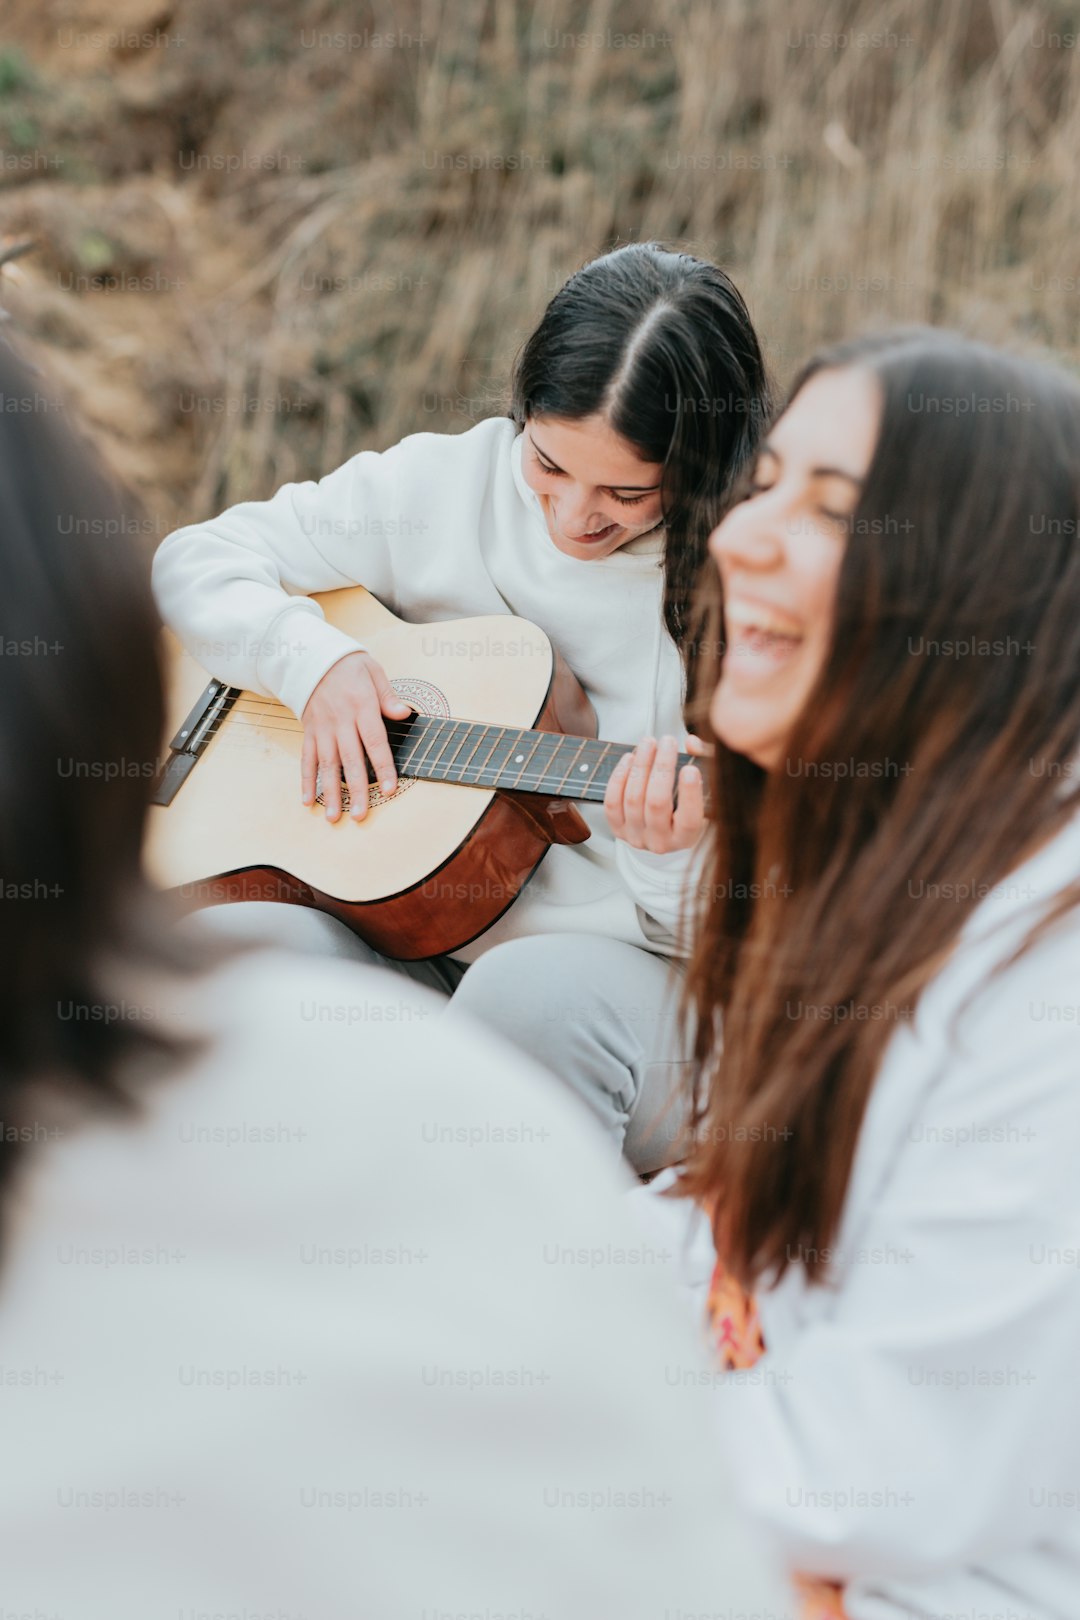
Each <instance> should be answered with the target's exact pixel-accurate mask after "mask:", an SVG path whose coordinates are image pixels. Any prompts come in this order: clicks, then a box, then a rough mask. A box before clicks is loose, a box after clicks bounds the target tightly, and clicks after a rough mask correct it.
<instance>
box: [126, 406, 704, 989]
mask: <svg viewBox="0 0 1080 1620" xmlns="http://www.w3.org/2000/svg"><path fill="white" fill-rule="evenodd" d="M662 550H663V540H662V537H661V536H660V535H659V534H649V535H643V536H641V537H639V538H638V539H637V540H634V541H631V542H630V543H629V544H628V545H627V546H625V547H623V548H622V549H621V550H620V551H617V552H616V553H614V555H613V556H611V557H607V558H602V559H599V560H598V561H596V562H589V561H580V560H578V559H577V558H574V557H568V556H566V555H565V554H564V553H563V552H560V551H559V550H558V549H557V548H556V547H555V546H554V545H553V543H552V541H551V538H550V536H549V534H548V531H547V526H546V524H545V522H544V517H543V513H542V511H541V508H540V503H539V501H538V500H537V498H536V496H535V494H534V493H533V492H532V490H530V488H529V486H528V484H527V483H526V482H525V479H524V476H523V473H522V469H521V439H520V437H519V436H518V435H517V433H516V431H515V428H514V426H513V423H511V422H510V421H508V420H507V419H505V418H492V419H491V420H489V421H485V422H480V423H478V424H477V426H476V427H474V428H472V429H470V431H469V432H467V433H463V434H459V435H442V434H432V433H418V434H415V435H414V436H412V437H410V438H407V439H403V440H402V442H401V443H400V444H397V445H395V446H394V447H393V448H392V449H390V450H387V451H384V452H383V453H381V454H378V453H376V452H375V451H362V452H361V453H360V454H359V455H356V456H353V458H352V459H351V460H350V461H347V462H346V463H345V465H344V466H342V467H339V468H338V469H337V471H336V472H332V473H330V474H328V475H327V477H325V478H323V479H321V480H320V482H319V483H317V484H316V483H305V484H287V485H285V487H284V488H282V489H280V490H279V491H278V492H277V494H276V495H275V496H274V497H273V499H272V500H269V501H264V502H247V503H245V504H243V505H240V506H235V507H233V508H231V509H230V510H229V511H227V512H224V513H222V515H221V516H220V517H218V518H215V519H214V520H213V522H209V523H201V524H196V525H193V526H190V527H188V528H184V529H179V530H177V532H176V533H175V534H172V535H170V536H169V537H168V538H167V539H166V540H165V541H164V542H163V543H162V545H161V546H160V547H159V549H158V552H157V555H156V557H155V559H154V589H155V592H156V595H157V600H158V604H159V607H160V609H161V613H162V616H163V618H164V619H165V621H166V622H167V623H168V624H169V625H170V626H171V627H172V628H173V629H174V630H175V631H176V633H177V634H178V635H179V637H180V639H181V640H182V641H183V642H184V644H185V646H186V647H187V648H188V650H189V651H190V652H191V653H192V654H193V655H194V656H195V657H196V658H198V659H199V661H200V662H201V663H203V664H204V665H205V666H206V667H207V668H208V669H209V670H210V671H211V672H212V673H213V674H215V675H217V676H218V677H219V678H221V679H223V680H227V681H230V682H231V683H233V684H234V685H238V686H245V687H248V688H250V689H252V690H254V691H259V692H265V693H267V694H269V695H272V696H275V697H277V698H279V699H280V700H281V701H282V702H283V703H285V704H287V705H288V707H289V708H290V709H292V711H293V712H294V714H296V715H297V716H300V715H301V714H302V712H303V709H304V706H305V705H306V703H307V700H308V698H309V697H310V695H311V693H312V691H313V690H314V688H315V686H316V685H317V684H318V682H319V681H320V680H321V678H322V676H323V675H325V673H326V671H327V670H328V669H330V667H331V666H332V665H333V664H335V663H336V662H337V661H338V660H339V659H340V658H342V657H344V656H345V655H346V654H348V653H350V652H354V651H355V650H356V648H357V646H358V645H359V644H358V643H357V642H354V641H352V640H351V639H350V638H349V637H348V636H346V635H344V634H343V633H342V632H341V631H339V630H337V629H335V628H334V627H333V626H331V625H329V624H327V622H326V620H325V618H324V617H323V615H322V612H321V610H320V608H319V607H318V605H317V604H316V603H315V602H312V601H310V600H309V599H308V597H307V596H306V594H303V595H297V594H296V593H307V592H311V591H326V590H333V589H335V588H336V587H339V586H346V585H355V584H362V585H366V586H367V588H368V589H369V590H370V591H372V592H373V593H374V594H375V595H376V596H377V597H378V598H379V599H380V601H382V602H383V603H384V604H385V605H386V606H387V607H389V608H390V609H391V610H392V611H393V612H395V613H397V614H398V615H399V616H400V617H402V618H405V619H407V620H410V621H411V622H414V623H428V622H432V621H436V620H440V619H453V618H462V617H472V616H475V615H478V614H487V613H506V612H510V613H515V614H517V615H519V616H520V617H522V618H525V619H529V620H531V621H532V622H533V623H535V624H538V625H539V626H540V627H541V629H543V630H544V631H546V633H547V634H548V636H549V637H550V638H551V640H552V642H553V643H554V645H555V646H556V648H557V649H558V650H559V651H560V652H561V653H562V655H563V657H564V658H565V659H566V660H567V662H568V663H569V665H570V668H571V669H572V670H573V671H574V673H575V675H577V677H578V679H579V680H580V681H581V683H582V685H583V686H584V688H585V690H586V692H587V693H588V695H589V697H590V699H591V700H592V703H593V705H594V707H595V709H596V714H597V720H598V723H599V734H600V736H601V737H603V738H607V739H609V740H610V741H614V742H625V743H626V744H628V745H629V746H632V745H633V744H634V743H636V742H638V741H639V740H640V738H641V737H643V736H646V735H654V736H661V735H664V734H665V733H670V734H672V735H674V736H676V737H678V738H680V740H681V738H682V735H683V732H684V729H685V728H684V724H683V716H682V695H683V694H682V685H683V682H682V669H681V663H680V659H679V655H678V652H677V650H676V648H675V645H674V643H673V642H672V640H671V638H670V636H669V635H668V634H667V632H666V631H665V630H664V628H663V623H662V618H661V606H662V601H663V568H662ZM287 592H288V593H293V594H291V595H290V594H286V593H287ZM582 809H583V813H584V815H585V818H586V820H587V821H588V823H589V825H590V827H591V828H592V837H591V839H590V840H589V841H588V842H587V843H585V844H581V845H575V846H565V845H562V846H556V847H555V848H553V849H552V850H551V851H550V852H549V853H548V854H547V856H546V857H545V859H544V861H543V864H542V866H541V867H540V870H539V871H538V872H537V873H536V875H535V877H534V878H533V879H532V881H531V882H530V884H529V885H528V887H527V889H526V891H525V893H524V894H523V895H522V896H520V897H519V899H518V900H517V901H516V902H515V904H514V905H513V906H512V907H511V909H510V911H509V912H508V913H507V915H506V916H505V917H503V918H501V919H500V921H499V922H497V923H496V924H495V925H494V927H493V928H491V929H489V930H488V932H487V933H486V934H485V935H483V937H482V939H481V940H479V941H476V942H474V944H473V945H472V946H470V947H467V948H466V949H465V950H463V951H462V952H460V953H459V954H460V957H461V959H462V960H465V961H472V960H473V959H474V958H475V957H476V956H478V955H479V954H480V953H481V952H482V951H483V950H486V949H487V948H488V947H489V946H491V945H493V944H496V943H498V942H499V941H500V940H502V939H510V938H516V937H518V936H520V935H524V934H542V933H564V932H567V931H570V932H573V933H591V934H603V935H605V936H607V937H608V938H611V939H621V940H625V941H626V942H627V943H628V944H631V945H639V946H643V947H644V948H645V949H649V950H658V951H660V952H661V953H662V954H673V953H675V952H676V951H678V949H679V946H678V945H677V943H676V941H674V940H673V938H672V935H673V932H674V931H675V930H676V929H677V925H678V922H679V917H680V910H681V903H682V895H683V887H684V878H685V874H686V872H687V869H688V866H689V865H690V861H691V854H690V853H676V854H673V855H653V854H651V853H649V852H647V851H638V850H634V849H632V848H630V846H629V845H627V844H625V843H622V842H621V841H617V840H615V839H614V838H613V837H612V835H611V832H610V830H609V828H608V825H607V820H606V818H605V816H604V812H603V807H602V806H600V805H585V806H583V807H582Z"/></svg>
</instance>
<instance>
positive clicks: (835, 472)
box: [758, 444, 864, 489]
mask: <svg viewBox="0 0 1080 1620" xmlns="http://www.w3.org/2000/svg"><path fill="white" fill-rule="evenodd" d="M758 455H759V456H772V458H773V460H774V461H783V457H782V456H781V455H780V454H779V452H778V451H776V450H774V449H773V447H772V445H771V444H763V445H762V446H761V447H760V448H759V450H758ZM810 476H811V478H843V479H846V480H847V482H848V483H849V484H854V486H855V488H856V489H862V487H863V483H864V480H863V479H861V478H856V476H855V474H854V473H852V472H848V471H846V469H845V468H843V467H811V468H810Z"/></svg>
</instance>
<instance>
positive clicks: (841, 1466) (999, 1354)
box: [630, 818, 1080, 1620]
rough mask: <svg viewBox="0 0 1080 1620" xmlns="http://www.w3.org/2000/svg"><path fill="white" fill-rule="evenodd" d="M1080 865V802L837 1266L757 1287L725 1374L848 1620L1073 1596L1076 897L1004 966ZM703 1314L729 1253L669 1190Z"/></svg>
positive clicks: (923, 1062) (911, 1041)
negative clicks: (739, 1349) (751, 1334)
mask: <svg viewBox="0 0 1080 1620" xmlns="http://www.w3.org/2000/svg"><path fill="white" fill-rule="evenodd" d="M1078 879H1080V818H1077V819H1076V820H1075V821H1074V822H1073V823H1072V824H1071V825H1070V826H1069V827H1067V828H1066V829H1065V830H1064V831H1063V832H1062V833H1061V834H1060V835H1059V836H1058V837H1057V838H1055V839H1054V840H1053V841H1052V842H1051V843H1049V844H1047V845H1046V846H1045V848H1044V849H1042V850H1041V851H1038V852H1037V853H1036V854H1035V855H1034V856H1033V857H1032V858H1031V859H1030V860H1029V861H1027V862H1026V863H1025V864H1024V865H1023V866H1022V867H1020V868H1018V870H1017V871H1015V872H1014V873H1013V874H1012V875H1011V876H1010V877H1009V878H1008V879H1007V880H1006V881H1005V882H1003V883H1002V884H1001V885H1000V886H999V887H998V888H997V889H996V890H994V891H993V892H992V893H991V894H989V895H987V896H986V897H985V898H984V899H983V900H982V901H981V903H980V905H979V906H978V908H977V910H976V911H975V912H974V913H973V915H972V916H971V918H970V919H969V921H968V924H967V927H966V928H965V930H964V933H963V935H962V937H961V940H960V942H959V943H958V945H957V947H956V949H955V951H954V952H953V955H952V957H951V959H950V960H949V962H948V964H947V965H946V966H945V967H944V968H943V970H942V971H941V972H940V973H939V974H938V976H937V977H936V979H934V980H933V982H932V983H931V984H930V986H929V987H928V988H927V990H926V992H925V994H924V996H923V998H922V1000H921V1002H920V1005H919V1008H918V1011H917V1014H916V1017H915V1018H914V1019H913V1020H912V1023H911V1025H910V1026H906V1025H901V1026H898V1028H897V1032H896V1034H895V1035H894V1037H893V1039H892V1040H891V1041H890V1043H889V1046H888V1048H887V1050H886V1054H885V1059H884V1062H883V1064H882V1067H881V1070H880V1073H879V1075H878V1078H877V1080H876V1082H875V1085H874V1089H873V1092H872V1093H871V1098H870V1103H869V1107H868V1109H867V1114H866V1118H865V1121H864V1124H863V1129H862V1132H861V1135H860V1139H859V1145H858V1150H857V1153H856V1158H855V1164H854V1169H853V1174H852V1179H851V1183H850V1186H849V1190H848V1197H847V1201H846V1204H845V1208H844V1214H843V1222H842V1226H841V1230H840V1233H839V1238H838V1242H837V1245H836V1249H837V1254H836V1256H835V1259H836V1265H835V1271H834V1277H833V1282H832V1285H831V1286H829V1287H814V1288H810V1287H808V1286H807V1285H806V1282H805V1280H804V1275H803V1273H802V1271H801V1270H800V1269H799V1268H798V1267H793V1268H792V1269H791V1270H790V1271H789V1272H788V1273H787V1275H786V1277H785V1278H784V1280H783V1281H782V1282H781V1283H780V1285H779V1286H778V1287H776V1288H773V1289H767V1288H766V1289H763V1290H761V1291H760V1292H759V1294H758V1304H759V1308H760V1314H761V1324H762V1332H763V1335H764V1339H765V1344H766V1347H767V1350H766V1354H765V1356H764V1357H763V1358H762V1360H761V1361H759V1362H758V1364H757V1366H756V1367H754V1368H753V1369H751V1370H750V1371H747V1372H742V1373H738V1372H736V1373H729V1374H726V1375H724V1376H723V1377H722V1378H719V1379H718V1380H717V1383H718V1386H719V1387H718V1388H717V1391H716V1393H715V1394H714V1396H713V1400H714V1403H715V1407H716V1410H715V1418H716V1437H717V1444H718V1446H719V1447H720V1449H721V1451H722V1452H723V1454H724V1455H725V1456H726V1457H727V1458H729V1459H730V1460H732V1461H734V1463H735V1464H736V1465H737V1466H736V1474H735V1478H736V1481H737V1485H738V1489H739V1492H740V1496H741V1498H742V1500H743V1502H744V1504H745V1505H746V1506H747V1508H748V1509H749V1510H750V1511H751V1512H752V1513H753V1515H754V1516H755V1518H756V1519H757V1520H758V1521H759V1522H761V1523H764V1524H766V1525H768V1526H769V1528H770V1529H771V1530H772V1531H773V1532H775V1533H776V1534H777V1535H778V1536H779V1537H780V1538H781V1541H782V1543H783V1546H784V1549H785V1553H786V1556H787V1559H788V1560H789V1562H790V1564H791V1565H792V1566H794V1567H795V1568H797V1569H802V1570H806V1571H809V1572H816V1573H820V1574H822V1575H826V1576H830V1577H834V1578H837V1579H842V1580H847V1581H849V1582H850V1583H851V1584H850V1585H849V1587H848V1589H847V1593H846V1597H845V1603H846V1609H847V1613H848V1614H849V1615H850V1616H851V1620H944V1617H948V1616H956V1617H958V1620H979V1617H982V1616H985V1617H996V1616H1000V1617H1001V1620H1076V1616H1077V1615H1080V1381H1078V1377H1077V1358H1078V1354H1080V915H1078V914H1077V913H1076V912H1073V913H1072V915H1071V917H1070V918H1069V919H1068V920H1067V922H1066V923H1065V924H1063V925H1061V926H1059V928H1058V929H1057V931H1056V932H1055V933H1054V934H1052V935H1049V936H1048V937H1046V938H1045V939H1044V940H1043V941H1042V942H1041V943H1039V944H1038V945H1037V946H1035V947H1034V948H1033V949H1032V950H1031V951H1030V952H1029V953H1028V954H1026V955H1025V956H1023V957H1021V958H1020V959H1019V961H1017V962H1016V963H1014V964H1013V965H1012V966H1009V967H1006V968H1004V970H1003V971H1002V972H1001V973H1000V974H998V975H997V976H996V977H994V978H991V976H990V975H991V972H992V970H993V969H994V968H995V967H997V966H998V965H999V964H1001V963H1003V962H1006V961H1007V960H1008V958H1009V956H1010V955H1011V953H1012V952H1013V950H1014V949H1015V948H1016V947H1017V946H1018V945H1019V943H1020V942H1021V940H1022V939H1023V938H1024V936H1025V935H1026V933H1027V932H1028V930H1029V928H1030V927H1031V926H1032V923H1033V922H1034V921H1035V920H1036V919H1037V918H1038V916H1039V914H1040V912H1041V910H1042V908H1044V907H1045V906H1046V905H1047V903H1048V902H1049V901H1051V900H1052V899H1053V898H1054V897H1055V896H1056V895H1057V894H1059V893H1060V892H1061V891H1062V890H1063V889H1064V888H1065V887H1066V886H1068V885H1070V884H1074V883H1076V882H1077V880H1078ZM674 1179H675V1173H674V1172H671V1173H668V1174H666V1175H665V1177H664V1178H662V1180H658V1181H657V1182H655V1183H653V1184H652V1186H650V1187H649V1188H648V1189H645V1190H644V1191H643V1192H635V1193H632V1194H631V1195H630V1196H631V1201H632V1202H635V1203H637V1204H638V1205H639V1206H641V1207H642V1209H643V1210H649V1211H651V1216H652V1219H653V1221H654V1223H655V1224H654V1228H653V1230H654V1231H655V1233H656V1236H657V1241H664V1242H666V1243H667V1244H669V1245H670V1246H671V1248H672V1249H673V1251H675V1252H677V1253H678V1254H679V1255H680V1256H681V1271H682V1277H683V1281H684V1282H685V1283H686V1284H687V1285H688V1287H689V1288H690V1290H691V1296H692V1299H693V1303H694V1309H695V1313H696V1314H699V1315H700V1313H701V1312H702V1311H703V1310H704V1304H705V1292H706V1288H707V1284H708V1279H709V1276H710V1273H711V1271H712V1267H713V1264H714V1259H715V1256H714V1253H713V1247H712V1242H711V1238H710V1234H709V1232H708V1229H707V1226H706V1223H705V1221H704V1219H703V1217H702V1216H701V1215H700V1213H699V1212H698V1211H697V1210H696V1208H695V1206H693V1205H692V1204H689V1203H687V1202H682V1201H678V1202H672V1201H669V1200H666V1199H663V1198H660V1197H659V1196H657V1191H658V1190H659V1188H660V1187H661V1186H667V1185H670V1184H671V1183H672V1181H673V1180H674Z"/></svg>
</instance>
